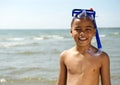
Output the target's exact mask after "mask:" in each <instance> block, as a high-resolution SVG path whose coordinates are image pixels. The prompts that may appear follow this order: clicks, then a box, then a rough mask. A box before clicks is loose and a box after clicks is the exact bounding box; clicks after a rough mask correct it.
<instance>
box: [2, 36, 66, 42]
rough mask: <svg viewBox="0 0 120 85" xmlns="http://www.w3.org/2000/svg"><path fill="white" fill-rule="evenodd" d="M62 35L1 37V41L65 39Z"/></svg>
mask: <svg viewBox="0 0 120 85" xmlns="http://www.w3.org/2000/svg"><path fill="white" fill-rule="evenodd" d="M64 38H67V37H65V36H62V35H40V36H28V37H26V36H23V37H0V41H27V40H46V39H64Z"/></svg>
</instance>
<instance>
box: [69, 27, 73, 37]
mask: <svg viewBox="0 0 120 85" xmlns="http://www.w3.org/2000/svg"><path fill="white" fill-rule="evenodd" d="M70 34H71V36H72V37H73V35H72V28H71V29H70Z"/></svg>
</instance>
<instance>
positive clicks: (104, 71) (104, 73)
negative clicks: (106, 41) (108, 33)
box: [101, 53, 111, 85]
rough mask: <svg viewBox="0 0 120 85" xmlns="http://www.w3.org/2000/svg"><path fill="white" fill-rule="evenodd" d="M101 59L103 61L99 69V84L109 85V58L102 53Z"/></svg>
mask: <svg viewBox="0 0 120 85" xmlns="http://www.w3.org/2000/svg"><path fill="white" fill-rule="evenodd" d="M102 58H103V59H102V67H101V83H102V85H111V81H110V60H109V56H108V55H107V54H106V53H104V54H103V56H102Z"/></svg>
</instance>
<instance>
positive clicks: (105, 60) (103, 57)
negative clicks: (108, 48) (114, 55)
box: [100, 52, 110, 64]
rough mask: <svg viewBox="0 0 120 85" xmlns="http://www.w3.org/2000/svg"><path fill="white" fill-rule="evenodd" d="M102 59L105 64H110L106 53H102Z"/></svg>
mask: <svg viewBox="0 0 120 85" xmlns="http://www.w3.org/2000/svg"><path fill="white" fill-rule="evenodd" d="M100 58H101V61H102V63H103V64H104V63H109V62H110V58H109V55H108V54H107V53H106V52H102V54H101V55H100Z"/></svg>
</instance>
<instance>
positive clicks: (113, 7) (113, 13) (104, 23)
mask: <svg viewBox="0 0 120 85" xmlns="http://www.w3.org/2000/svg"><path fill="white" fill-rule="evenodd" d="M119 4H120V0H0V29H3V28H7V29H9V28H17V29H18V28H20V29H24V28H28V29H29V28H70V23H71V19H72V16H71V13H72V9H74V8H79V9H80V8H84V9H89V8H93V9H94V10H95V11H96V13H97V17H96V21H97V25H98V27H120V5H119Z"/></svg>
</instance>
